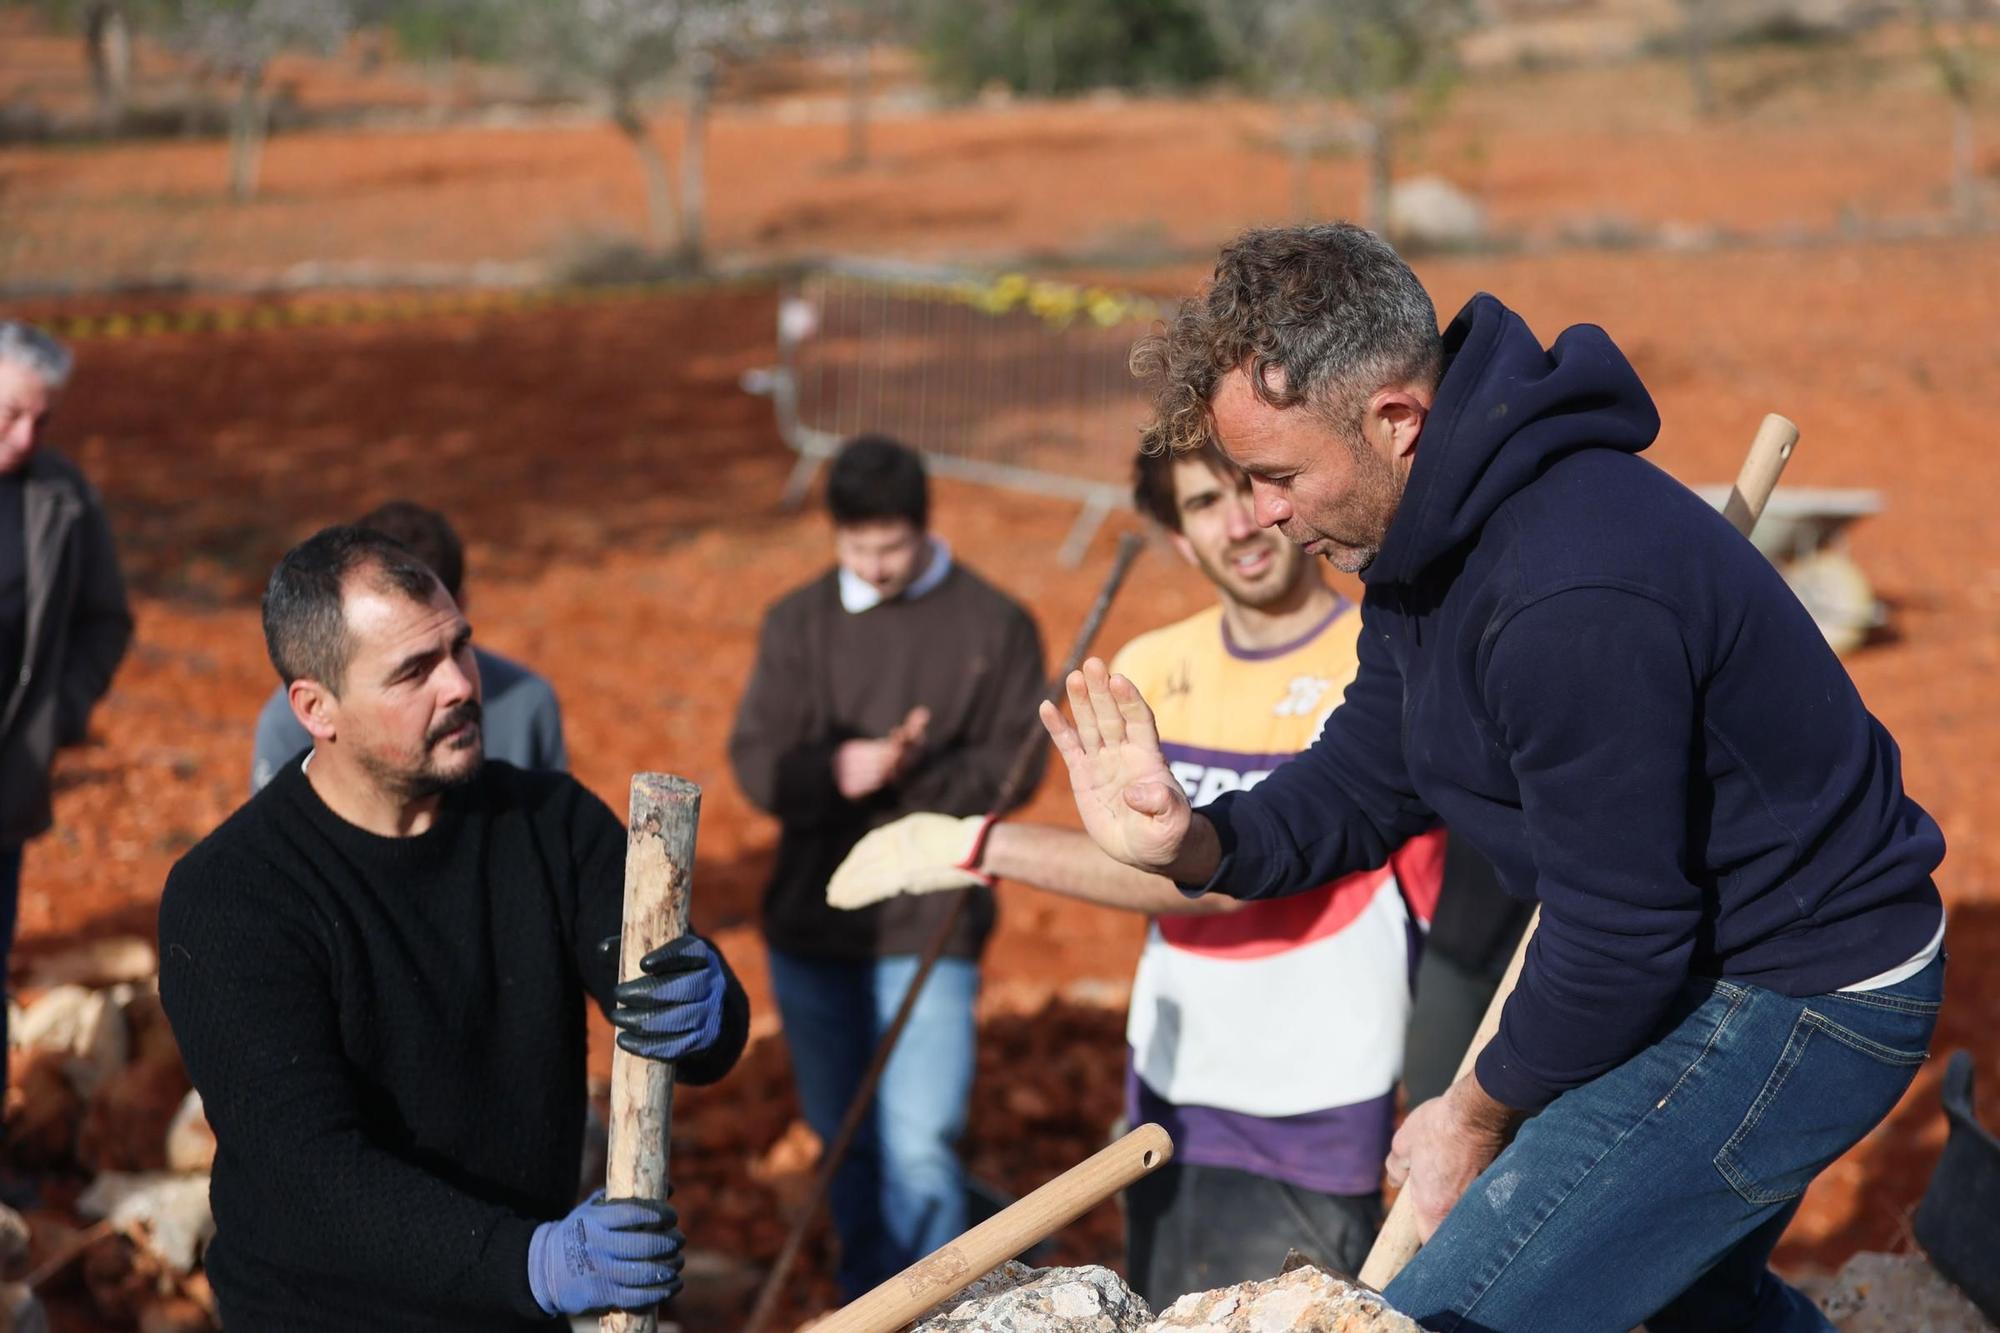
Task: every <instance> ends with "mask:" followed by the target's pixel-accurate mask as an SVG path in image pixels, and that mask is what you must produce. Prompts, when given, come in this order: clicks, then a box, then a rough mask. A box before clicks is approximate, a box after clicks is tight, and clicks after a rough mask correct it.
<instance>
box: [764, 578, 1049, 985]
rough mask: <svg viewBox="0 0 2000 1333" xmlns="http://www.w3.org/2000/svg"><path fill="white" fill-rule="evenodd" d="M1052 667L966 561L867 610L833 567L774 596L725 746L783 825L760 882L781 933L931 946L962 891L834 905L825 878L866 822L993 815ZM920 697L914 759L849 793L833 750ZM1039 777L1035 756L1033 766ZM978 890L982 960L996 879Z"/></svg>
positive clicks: (958, 941)
mask: <svg viewBox="0 0 2000 1333" xmlns="http://www.w3.org/2000/svg"><path fill="white" fill-rule="evenodd" d="M1042 670H1043V667H1042V641H1041V636H1040V634H1038V633H1037V632H1036V629H1035V622H1034V621H1033V620H1032V619H1031V618H1030V617H1029V615H1028V613H1027V612H1026V611H1024V610H1022V609H1021V607H1020V606H1019V605H1018V604H1017V603H1016V602H1014V601H1013V600H1012V599H1011V598H1009V597H1007V596H1005V595H1004V594H1002V593H1000V592H999V591H997V590H996V589H995V588H993V587H992V585H990V584H988V583H987V582H986V581H985V580H984V579H982V578H980V577H979V576H978V575H977V574H974V573H973V572H972V571H971V570H969V569H966V568H965V567H964V566H962V565H959V566H955V567H954V568H953V569H952V570H951V572H950V573H949V574H947V575H946V576H945V579H944V581H943V582H942V583H940V584H938V586H937V587H936V588H934V589H932V590H931V591H929V592H927V593H925V594H924V595H923V596H922V597H919V598H916V599H914V600H909V599H903V598H898V599H896V600H893V601H889V602H884V603H883V604H881V605H879V606H876V607H872V608H870V609H869V610H866V611H862V612H859V613H853V614H851V613H849V612H847V611H846V610H844V609H842V607H841V605H840V592H839V585H838V582H837V579H836V576H835V574H834V573H832V572H829V573H827V574H825V575H823V576H822V577H820V578H818V579H815V580H814V581H813V582H811V583H809V584H807V585H805V586H804V587H802V588H799V589H797V590H796V591H794V592H792V593H790V594H788V595H787V596H786V597H784V598H783V599H781V600H780V601H778V602H777V603H776V604H775V605H773V606H772V607H771V609H770V611H769V612H767V613H766V615H765V618H764V627H763V631H762V633H761V635H760V637H759V639H758V644H757V664H756V667H755V668H754V670H753V671H752V672H751V676H750V684H749V686H748V688H747V689H746V690H745V691H744V695H743V701H742V704H741V706H740V707H739V708H738V710H737V715H736V726H735V729H734V730H733V731H732V733H731V734H730V738H729V759H730V763H731V765H732V766H733V767H734V768H735V770H736V779H737V781H738V782H740V783H741V784H742V786H743V790H744V792H745V794H746V795H748V796H749V798H750V799H751V800H752V801H753V802H755V803H756V804H757V805H758V806H759V807H761V808H762V809H764V810H767V811H769V812H770V813H771V814H773V815H776V816H777V817H778V820H779V821H780V823H781V824H782V826H783V829H782V832H781V834H780V837H779V842H778V861H777V865H776V867H775V868H774V869H773V871H772V875H771V882H770V886H769V887H768V888H767V889H766V891H765V895H764V934H765V937H766V938H767V939H768V940H769V941H770V943H771V944H772V945H773V946H775V947H776V948H778V949H781V950H783V951H785V952H786V953H793V954H799V955H803V956H806V957H817V958H839V959H846V960H851V961H861V960H866V959H871V958H880V957H884V956H887V955H892V954H910V953H917V952H920V951H921V950H922V949H923V947H924V942H925V941H926V940H927V939H928V938H929V936H930V934H931V933H932V931H934V930H935V929H936V928H937V922H938V921H939V919H940V918H942V917H943V916H944V915H945V914H946V913H947V912H948V911H949V910H950V908H951V904H952V900H953V898H954V896H955V895H953V894H950V893H937V894H926V895H923V896H920V897H904V898H892V899H890V900H889V901H888V902H885V903H879V904H877V905H876V906H874V907H869V908H864V909H862V910H860V911H858V912H846V911H841V910H840V909H838V908H833V907H828V906H827V905H826V882H827V880H828V879H829V878H830V877H831V876H832V874H833V871H834V868H835V867H836V866H838V865H839V864H840V862H841V860H842V858H844V857H845V856H846V855H847V853H848V852H849V851H850V850H851V849H852V848H853V846H854V844H855V843H856V842H858V841H859V840H860V838H861V835H862V834H864V833H866V832H867V831H868V830H869V829H872V828H876V827H878V826H880V825H882V824H886V823H889V822H890V821H891V820H894V819H898V818H900V817H902V816H903V815H906V814H912V813H914V812H916V811H920V810H929V811H936V812H939V813H942V814H950V815H977V814H984V813H986V811H987V809H988V808H989V807H990V806H991V805H992V804H993V802H994V800H995V799H996V798H997V797H998V796H999V793H1000V784H1001V783H1002V782H1003V781H1005V779H1006V775H1007V770H1008V768H1009V767H1010V766H1011V765H1012V764H1013V761H1014V755H1015V753H1016V752H1017V751H1018V750H1019V748H1020V746H1021V742H1022V739H1023V738H1024V737H1026V736H1027V735H1028V734H1029V733H1030V732H1031V731H1035V730H1038V729H1039V728H1040V727H1041V722H1040V721H1039V720H1038V719H1037V718H1036V716H1035V705H1036V703H1037V702H1038V701H1039V700H1040V698H1041V695H1042ZM919 704H921V705H923V706H924V707H926V708H928V709H929V710H930V714H931V718H930V724H929V727H928V730H927V732H926V738H925V747H924V751H923V753H922V754H921V755H920V756H919V758H918V760H917V762H916V764H915V765H914V767H912V768H911V769H910V770H909V771H908V772H907V773H906V774H905V775H904V777H903V778H902V779H901V780H900V781H899V782H897V783H896V784H895V785H894V786H892V787H889V788H886V789H884V790H882V791H879V792H877V793H875V794H874V795H873V796H870V797H868V798H866V799H864V800H861V801H849V800H848V799H847V798H846V797H844V796H842V795H841V794H840V791H839V789H838V788H837V787H835V785H834V781H833V752H834V750H835V749H836V748H837V747H838V746H839V745H840V743H841V742H842V741H845V740H851V739H854V738H857V737H875V736H884V735H887V734H888V733H889V731H890V730H891V729H892V728H894V727H895V726H896V724H897V723H899V722H901V721H902V720H903V717H904V715H905V714H906V713H908V712H909V710H910V709H911V708H913V707H915V706H917V705H919ZM1043 757H1045V756H1043ZM1040 774H1041V767H1040V759H1039V758H1038V761H1037V764H1036V767H1035V769H1034V771H1033V773H1032V774H1031V775H1030V777H1031V778H1039V776H1040ZM1029 790H1030V791H1032V790H1033V783H1032V782H1031V783H1030V784H1029ZM966 892H970V893H972V894H974V895H975V900H974V902H973V910H972V911H970V912H968V913H967V914H966V919H965V920H964V921H963V922H962V923H961V925H960V928H959V930H958V932H957V934H956V935H955V936H954V938H953V939H952V941H951V944H950V948H949V953H950V954H951V956H953V957H960V958H970V957H977V956H978V954H979V951H980V949H981V948H982V946H983V945H984V943H985V940H986V936H987V934H988V933H990V931H991V930H992V927H993V895H992V891H991V890H989V889H972V890H967V891H966Z"/></svg>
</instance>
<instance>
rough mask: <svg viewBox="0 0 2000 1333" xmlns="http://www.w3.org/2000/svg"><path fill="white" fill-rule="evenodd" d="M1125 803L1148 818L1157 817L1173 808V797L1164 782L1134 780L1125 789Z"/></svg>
mask: <svg viewBox="0 0 2000 1333" xmlns="http://www.w3.org/2000/svg"><path fill="white" fill-rule="evenodd" d="M1125 804H1127V805H1129V806H1131V807H1132V808H1133V809H1134V810H1136V811H1138V812H1139V813H1140V814H1142V815H1144V816H1146V817H1147V818H1148V819H1158V818H1159V817H1160V816H1161V815H1164V814H1166V813H1167V812H1169V811H1170V810H1172V809H1173V808H1174V798H1173V796H1172V795H1171V794H1169V793H1168V791H1167V784H1166V783H1164V782H1135V783H1133V784H1132V785H1131V786H1129V787H1127V788H1126V789H1125Z"/></svg>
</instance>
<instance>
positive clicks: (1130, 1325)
mask: <svg viewBox="0 0 2000 1333" xmlns="http://www.w3.org/2000/svg"><path fill="white" fill-rule="evenodd" d="M1152 1313H1153V1312H1152V1311H1151V1310H1149V1309H1147V1308H1146V1303H1145V1302H1144V1301H1142V1300H1140V1299H1139V1297H1138V1296H1136V1295H1134V1294H1133V1292H1132V1290H1131V1288H1129V1287H1127V1286H1126V1285H1125V1283H1124V1282H1123V1281H1121V1280H1120V1279H1119V1277H1118V1275H1117V1274H1116V1273H1114V1272H1112V1271H1111V1270H1110V1269H1108V1268H1096V1267H1090V1268H1029V1267H1028V1266H1027V1265H1026V1264H1022V1263H1015V1262H1011V1261H1010V1262H1009V1263H1007V1264H1005V1265H1003V1266H1002V1267H1000V1268H997V1269H995V1270H994V1271H993V1272H991V1273H988V1274H987V1275H986V1276H985V1277H982V1278H981V1279H979V1281H977V1282H975V1283H973V1284H972V1285H971V1286H970V1287H968V1288H966V1289H965V1290H964V1291H963V1292H961V1293H959V1294H958V1295H957V1296H955V1297H953V1298H952V1299H951V1300H950V1301H947V1302H945V1303H944V1304H943V1305H942V1306H940V1307H939V1308H938V1309H935V1310H933V1311H931V1313H930V1314H928V1315H926V1316H925V1317H924V1318H922V1319H920V1320H918V1321H917V1323H916V1324H915V1325H914V1326H913V1327H912V1328H911V1330H910V1333H972V1331H973V1330H978V1331H979V1333H1139V1330H1140V1329H1141V1328H1143V1327H1144V1326H1145V1324H1146V1321H1147V1320H1149V1319H1151V1318H1152Z"/></svg>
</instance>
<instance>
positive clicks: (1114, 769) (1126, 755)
mask: <svg viewBox="0 0 2000 1333" xmlns="http://www.w3.org/2000/svg"><path fill="white" fill-rule="evenodd" d="M1067 689H1068V694H1069V704H1070V713H1071V715H1072V716H1073V717H1074V718H1075V723H1074V725H1072V724H1071V723H1070V722H1068V721H1065V720H1064V718H1063V715H1062V710H1060V709H1058V708H1057V707H1056V706H1055V705H1054V704H1051V703H1044V704H1043V705H1042V725H1043V726H1045V727H1047V728H1048V731H1049V736H1050V737H1051V739H1053V740H1054V741H1055V743H1056V749H1057V750H1058V751H1059V752H1060V753H1061V754H1062V757H1063V763H1064V764H1065V765H1066V766H1067V767H1068V769H1069V785H1070V791H1071V793H1072V794H1073V795H1074V796H1075V798H1076V809H1077V813H1078V814H1079V815H1081V816H1082V818H1083V826H1084V829H1085V830H1086V831H1087V832H1088V833H1089V834H1090V836H1091V838H1092V840H1093V841H1095V842H1096V843H1097V845H1098V846H1099V847H1101V848H1102V849H1103V850H1104V852H1105V853H1106V854H1107V855H1109V856H1111V857H1113V858H1115V859H1117V860H1120V861H1123V862H1124V863H1125V864H1127V865H1129V866H1135V867H1137V868H1138V869H1140V870H1149V871H1155V872H1158V871H1164V870H1166V869H1167V868H1168V867H1169V866H1171V865H1172V864H1173V862H1174V858H1175V856H1176V855H1177V854H1178V853H1179V851H1180V847H1181V842H1182V841H1183V839H1185V838H1186V837H1187V832H1188V822H1189V819H1190V815H1191V812H1190V810H1189V808H1188V801H1187V795H1186V793H1184V792H1183V791H1182V790H1181V787H1180V783H1178V782H1177V781H1175V780H1174V775H1173V772H1172V770H1171V769H1169V768H1168V767H1167V760H1166V756H1165V755H1163V754H1162V753H1161V752H1160V737H1159V732H1158V730H1157V729H1156V728H1155V727H1154V725H1153V710H1152V709H1151V708H1149V707H1147V706H1146V701H1145V700H1144V699H1143V698H1141V697H1140V695H1139V691H1138V689H1137V688H1135V687H1134V686H1133V684H1132V683H1131V682H1130V681H1128V680H1126V679H1125V678H1124V677H1123V676H1118V677H1112V676H1111V675H1109V673H1108V672H1107V671H1106V670H1105V667H1104V663H1102V662H1100V661H1098V660H1097V659H1096V658H1091V659H1090V660H1089V661H1087V662H1085V663H1084V664H1083V669H1082V670H1081V671H1072V672H1071V673H1070V675H1069V680H1068V681H1067Z"/></svg>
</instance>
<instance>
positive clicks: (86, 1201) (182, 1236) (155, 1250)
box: [76, 1171, 215, 1273]
mask: <svg viewBox="0 0 2000 1333" xmlns="http://www.w3.org/2000/svg"><path fill="white" fill-rule="evenodd" d="M76 1207H77V1211H78V1212H80V1213H82V1214H83V1215H84V1216H85V1217H103V1218H108V1219H110V1221H111V1224H112V1225H113V1226H115V1227H117V1228H118V1229H119V1230H120V1231H122V1232H124V1233H126V1234H127V1235H130V1236H133V1237H134V1238H135V1239H137V1240H138V1241H139V1242H140V1243H141V1244H143V1245H144V1246H145V1248H146V1250H147V1251H148V1252H150V1254H151V1255H152V1256H153V1257H155V1258H156V1259H157V1260H158V1261H159V1262H160V1263H162V1264H164V1265H165V1266H166V1267H168V1268H170V1269H172V1270H173V1271H174V1272H176V1273H185V1272H187V1271H188V1270H190V1269H192V1268H193V1267H194V1264H195V1260H196V1258H197V1257H199V1255H200V1253H201V1248H202V1247H203V1246H204V1245H206V1244H207V1243H208V1239H209V1237H210V1236H213V1235H214V1234H215V1215H214V1214H213V1213H211V1212H210V1211H209V1206H208V1177H207V1176H176V1175H168V1174H166V1173H164V1172H146V1173H143V1174H139V1175H125V1174H123V1173H120V1172H117V1171H107V1172H105V1173H104V1174H103V1175H101V1176H99V1177H98V1178H97V1179H96V1180H95V1181H93V1182H91V1186H90V1188H89V1189H87V1190H85V1191H84V1192H83V1193H82V1195H80V1196H79V1197H78V1198H77V1201H76Z"/></svg>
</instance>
